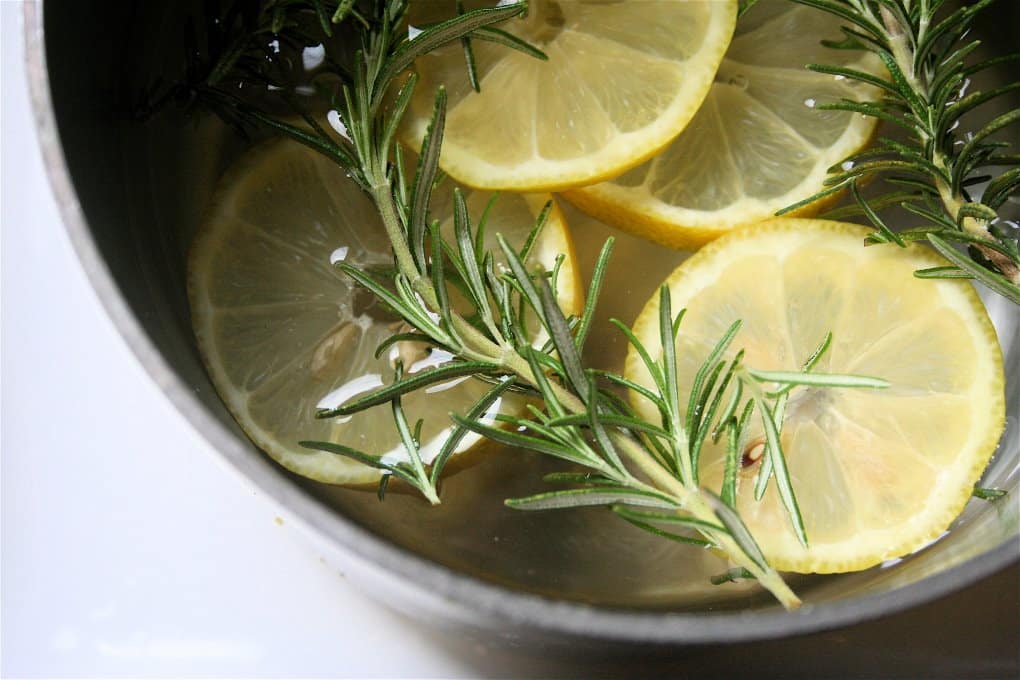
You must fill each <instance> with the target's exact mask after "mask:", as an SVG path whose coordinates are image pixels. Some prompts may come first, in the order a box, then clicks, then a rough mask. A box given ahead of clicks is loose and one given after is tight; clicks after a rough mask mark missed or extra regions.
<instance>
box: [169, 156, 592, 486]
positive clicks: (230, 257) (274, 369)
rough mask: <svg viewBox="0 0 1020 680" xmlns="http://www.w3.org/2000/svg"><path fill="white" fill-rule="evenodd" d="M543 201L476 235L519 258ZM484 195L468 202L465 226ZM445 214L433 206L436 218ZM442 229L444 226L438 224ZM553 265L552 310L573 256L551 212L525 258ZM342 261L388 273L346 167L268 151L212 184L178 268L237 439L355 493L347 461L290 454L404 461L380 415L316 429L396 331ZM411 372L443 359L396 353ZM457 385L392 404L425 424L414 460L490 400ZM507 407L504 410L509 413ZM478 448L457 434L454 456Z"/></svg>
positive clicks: (536, 199) (514, 202) (574, 295)
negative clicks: (516, 250) (320, 410)
mask: <svg viewBox="0 0 1020 680" xmlns="http://www.w3.org/2000/svg"><path fill="white" fill-rule="evenodd" d="M548 198H549V197H548V196H534V195H530V196H522V195H516V196H503V197H500V198H499V199H498V200H497V201H496V202H495V203H494V204H493V206H492V208H491V210H490V213H489V217H488V229H487V232H486V234H487V236H488V237H489V238H490V239H492V243H490V244H489V245H490V249H492V248H495V235H496V234H497V233H502V234H503V235H504V236H505V237H506V238H507V240H508V241H509V242H510V243H511V244H515V245H516V246H517V247H520V246H521V245H522V244H523V242H524V239H525V238H526V237H527V235H528V232H529V230H530V228H531V225H532V224H533V222H534V220H535V217H536V216H537V215H538V213H539V212H540V211H541V209H542V207H543V206H544V204H545V201H546V200H548ZM488 200H489V196H486V195H484V194H483V193H481V192H474V193H472V194H471V195H470V196H468V207H469V211H470V214H471V217H472V219H473V220H477V219H478V218H479V217H480V216H481V214H482V212H483V211H484V209H485V207H486V205H487V203H488ZM444 205H445V206H447V210H448V211H450V210H452V208H450V207H449V206H450V204H449V203H448V202H447V203H444V202H443V201H442V197H441V196H436V197H435V200H434V201H433V206H434V209H435V210H436V212H437V213H441V212H442V210H443V206H444ZM435 216H436V217H437V218H439V219H442V217H443V216H442V214H436V215H435ZM561 254H563V255H564V256H565V257H564V260H563V263H562V265H561V266H560V272H559V278H558V283H559V286H558V294H559V302H560V303H561V304H562V305H563V307H564V309H565V310H567V311H568V313H572V312H574V311H576V308H577V305H578V299H579V298H578V295H579V293H578V291H579V288H578V281H577V272H576V270H575V267H574V258H573V246H572V244H571V242H570V239H569V234H568V232H567V229H566V225H565V224H564V222H563V220H562V217H561V215H560V213H559V211H558V210H557V209H554V210H553V211H552V213H551V215H550V218H549V220H548V222H547V223H546V226H545V227H544V229H543V230H542V232H541V234H540V236H539V240H538V241H537V242H536V245H535V247H534V249H533V251H532V261H537V262H540V263H541V264H542V265H544V266H545V267H547V268H549V269H552V268H553V266H554V265H555V263H556V260H557V257H559V256H560V255H561ZM339 259H343V260H345V261H347V262H349V263H351V264H353V265H355V266H357V267H360V268H363V269H368V270H371V269H373V268H388V267H391V266H392V256H391V254H390V247H389V242H388V240H387V238H386V234H385V232H384V231H383V227H382V224H381V223H380V221H379V217H378V214H377V212H376V210H375V208H374V206H373V205H372V203H371V202H370V201H369V200H368V198H367V197H365V195H364V194H363V193H362V192H361V191H360V190H359V189H358V187H357V186H356V185H355V184H354V182H353V181H351V180H350V179H349V178H348V177H346V175H345V174H344V171H343V169H341V168H340V167H338V166H337V165H335V164H333V163H332V162H330V161H329V160H327V159H326V158H324V157H322V156H320V155H319V154H317V153H315V152H313V151H310V150H309V149H307V148H306V147H304V146H301V145H298V144H296V143H293V142H289V141H280V142H274V143H271V144H268V145H265V146H263V147H260V148H258V149H256V150H254V151H252V152H250V153H249V154H248V155H247V156H245V157H244V158H243V159H242V160H241V161H240V162H239V163H238V164H237V165H236V166H235V167H234V168H233V169H232V170H231V171H230V172H228V173H227V175H226V177H225V178H224V179H223V180H222V183H221V187H220V189H219V191H218V193H217V195H216V198H215V199H214V204H213V206H212V207H211V209H210V210H209V212H208V216H207V218H206V220H205V223H204V224H203V226H202V228H201V230H200V232H199V235H198V236H197V237H196V240H195V242H194V244H193V245H192V250H191V253H190V258H189V272H188V284H189V286H188V289H189V297H190V301H191V312H192V323H193V326H194V330H195V336H196V338H197V340H198V347H199V350H200V351H201V354H202V357H203V359H204V361H205V363H206V366H207V368H208V371H209V375H210V377H211V378H212V381H213V384H214V385H215V386H216V389H217V391H218V392H219V394H220V396H221V397H222V399H223V401H224V402H225V403H226V405H227V407H228V408H229V409H230V411H231V413H233V415H234V417H235V418H236V420H237V421H238V423H239V424H240V425H241V427H242V428H243V429H244V430H245V432H246V433H247V434H248V436H249V437H250V438H251V439H252V441H254V442H255V444H257V445H258V446H259V447H260V448H262V449H263V450H265V451H266V453H268V454H269V455H270V456H272V457H273V458H274V459H275V460H276V461H277V462H279V463H280V464H282V465H283V466H285V467H286V468H288V469H290V470H292V471H293V472H296V473H298V474H301V475H304V476H306V477H310V478H312V479H315V480H318V481H322V482H328V483H335V484H347V483H363V482H371V481H374V480H377V479H378V478H379V474H380V472H379V471H378V470H375V469H373V468H370V467H367V466H364V465H361V464H359V463H357V462H354V461H352V460H349V459H347V458H344V457H341V456H338V455H334V454H330V453H325V452H321V451H311V450H307V449H304V448H301V447H300V446H298V444H297V442H299V441H301V440H322V441H331V442H338V443H341V444H344V445H346V446H350V447H353V448H356V449H359V450H361V451H364V452H366V453H369V454H373V455H379V456H385V457H386V459H387V460H388V461H390V462H396V461H398V460H401V459H406V452H405V451H404V448H403V446H402V445H401V444H400V441H399V438H398V436H397V434H396V430H395V428H394V423H393V417H392V411H391V408H390V406H389V404H384V405H382V406H377V407H374V408H372V409H369V410H367V411H365V412H362V413H359V414H356V415H354V416H353V417H350V418H335V419H329V420H320V419H316V418H315V413H316V410H317V407H320V406H323V407H331V406H336V405H338V403H339V402H341V401H344V400H345V398H349V397H351V396H354V395H355V394H358V393H360V392H363V391H368V390H371V389H374V388H376V387H379V386H381V385H382V384H384V383H388V382H389V381H390V380H391V379H392V375H393V370H394V368H393V365H392V363H391V358H390V357H388V356H382V357H380V358H379V359H376V358H374V356H373V355H374V352H375V350H376V348H377V347H378V346H379V344H380V343H381V342H382V341H383V340H385V339H386V338H388V337H389V336H391V335H392V334H393V333H394V332H396V331H399V330H401V329H400V328H399V326H400V324H399V323H398V322H397V319H396V318H395V317H393V316H392V314H391V313H389V312H388V311H386V310H384V309H382V308H381V306H380V305H379V303H378V302H376V301H375V300H374V298H373V297H372V296H371V294H370V293H368V292H367V291H365V290H363V289H360V288H358V287H357V286H356V285H355V284H354V282H353V281H352V280H351V279H349V278H348V277H347V276H345V275H343V274H342V273H340V272H338V271H337V270H336V269H335V268H334V267H333V266H332V264H331V263H332V262H335V261H336V260H339ZM402 353H403V355H404V356H403V358H404V359H405V366H406V367H408V370H410V371H412V372H413V371H414V370H419V369H422V368H425V367H427V366H430V365H435V364H437V363H438V362H440V361H442V357H440V356H439V355H438V353H433V354H431V355H427V354H426V352H425V351H424V350H423V348H421V347H415V346H407V347H404V348H403V352H402ZM489 388H490V386H489V385H487V384H486V383H483V382H481V381H479V380H476V379H473V378H471V379H464V380H462V381H459V382H457V381H455V382H451V383H449V384H444V385H438V386H433V387H432V388H430V389H428V390H426V391H423V392H418V393H414V394H411V395H409V396H407V397H405V398H404V399H403V406H404V408H405V411H406V413H407V416H408V419H409V421H410V423H411V425H412V426H413V425H414V423H415V422H416V421H417V420H418V419H419V418H422V419H424V423H425V425H424V428H423V430H422V432H421V453H422V456H423V458H425V459H426V462H428V460H430V458H431V457H433V456H435V455H436V453H438V451H439V449H440V447H441V446H442V443H443V442H444V441H445V439H446V435H447V433H448V431H449V428H450V426H451V423H450V420H449V418H448V417H447V416H448V413H449V412H451V411H454V412H459V413H463V412H464V411H466V410H467V409H468V408H470V407H471V406H472V405H473V404H474V402H475V401H477V400H478V399H479V398H480V397H481V396H482V395H483V394H484V393H485V392H486V391H488V389H489ZM514 407H515V406H514V405H512V403H511V402H508V401H507V400H506V399H504V401H503V403H502V405H501V406H500V408H501V409H504V410H505V409H508V408H514ZM477 439H478V437H477V436H475V435H468V436H467V437H465V438H464V440H462V442H461V444H460V447H459V448H458V450H457V451H458V452H460V451H464V450H466V449H467V448H468V447H469V446H471V445H472V444H473V443H474V442H475V441H477Z"/></svg>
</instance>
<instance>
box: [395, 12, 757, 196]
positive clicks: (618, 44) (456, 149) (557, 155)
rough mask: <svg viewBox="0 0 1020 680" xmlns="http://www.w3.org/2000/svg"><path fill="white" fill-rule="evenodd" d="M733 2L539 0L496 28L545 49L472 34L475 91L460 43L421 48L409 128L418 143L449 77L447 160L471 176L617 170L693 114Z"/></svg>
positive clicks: (431, 15) (518, 186) (591, 176)
mask: <svg viewBox="0 0 1020 680" xmlns="http://www.w3.org/2000/svg"><path fill="white" fill-rule="evenodd" d="M466 4H468V5H469V6H477V5H482V3H478V2H475V3H466ZM486 4H487V5H490V6H491V3H486ZM452 7H453V3H452V2H450V3H441V2H425V3H417V5H415V6H412V17H411V21H412V23H417V24H418V25H423V24H426V23H430V22H435V21H439V20H441V19H444V18H449V10H450V9H451V8H452ZM736 12H737V2H736V0H656V1H654V2H627V3H623V2H615V3H607V2H593V1H591V0H533V1H532V2H531V3H530V4H529V7H528V15H527V17H526V18H524V19H520V20H512V21H508V22H506V23H505V24H501V25H500V26H499V28H500V29H501V30H505V31H508V32H510V33H513V34H514V35H516V36H518V37H520V38H523V39H524V40H526V41H528V42H530V43H532V44H533V45H535V46H537V47H538V48H539V49H541V50H543V51H544V52H545V53H546V54H547V55H548V57H549V60H548V61H541V60H539V59H536V58H534V57H532V56H529V55H526V54H523V53H522V52H519V51H516V50H512V49H508V48H506V47H504V46H501V45H496V44H493V43H490V42H486V41H483V40H479V39H476V40H472V42H471V45H472V50H473V52H474V55H475V62H476V64H477V72H478V79H479V83H480V91H479V92H476V91H475V90H473V89H472V87H471V85H470V81H469V79H468V72H467V68H466V65H465V57H464V51H463V48H462V46H461V45H460V44H459V43H457V44H453V45H450V46H447V47H445V48H442V49H439V50H436V51H435V52H433V53H430V54H428V55H426V56H424V57H422V58H420V59H419V60H418V61H417V62H416V64H415V69H416V70H417V72H418V73H419V74H420V76H421V81H420V82H419V84H418V86H417V90H416V96H415V99H414V101H413V103H412V108H411V111H410V115H409V122H408V124H407V125H406V126H405V130H404V134H405V139H406V140H407V141H408V143H409V144H410V145H411V146H414V147H415V148H417V147H418V145H419V144H420V142H421V140H422V138H423V136H424V134H425V130H426V127H427V125H428V122H429V118H430V116H431V114H432V103H433V99H434V97H435V93H436V89H437V88H438V87H439V86H440V85H444V86H445V87H446V89H447V92H448V94H449V110H448V114H447V119H446V133H445V138H444V144H443V150H442V159H441V165H442V167H443V169H444V170H446V171H447V172H448V173H450V174H451V175H452V176H454V177H456V178H457V179H459V180H461V181H462V182H464V183H465V184H468V185H470V186H475V187H481V188H485V189H513V190H517V191H554V190H559V189H563V188H565V187H570V186H577V185H581V184H589V183H591V182H596V181H599V180H602V179H606V178H608V177H612V176H613V175H616V174H619V173H621V172H623V171H624V170H626V169H627V168H630V167H633V166H634V165H636V164H638V163H640V162H641V161H643V160H645V159H646V158H648V157H649V156H651V155H652V154H653V153H655V152H656V151H658V150H659V149H660V148H662V147H663V146H664V145H665V144H666V143H667V142H669V140H671V139H672V138H673V137H675V136H676V135H677V133H678V132H680V130H682V129H683V127H684V126H685V125H686V124H687V123H688V121H690V119H691V117H692V116H693V115H694V113H695V111H697V109H698V106H699V105H700V104H701V102H702V100H703V99H704V97H705V94H706V93H707V92H708V89H709V87H710V85H711V83H712V78H713V76H714V74H715V71H716V68H717V67H718V66H719V61H720V60H721V59H722V56H723V53H724V52H725V51H726V46H727V45H728V44H729V41H730V38H731V36H732V34H733V27H734V24H735V21H736Z"/></svg>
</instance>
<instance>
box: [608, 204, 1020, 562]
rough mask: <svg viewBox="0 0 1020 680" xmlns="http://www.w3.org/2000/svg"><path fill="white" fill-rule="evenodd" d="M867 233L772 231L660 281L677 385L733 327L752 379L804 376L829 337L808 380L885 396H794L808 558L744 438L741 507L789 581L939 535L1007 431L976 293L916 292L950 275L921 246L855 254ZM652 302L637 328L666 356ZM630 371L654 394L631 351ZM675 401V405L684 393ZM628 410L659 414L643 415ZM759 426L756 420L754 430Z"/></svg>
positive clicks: (997, 354) (791, 411)
mask: <svg viewBox="0 0 1020 680" xmlns="http://www.w3.org/2000/svg"><path fill="white" fill-rule="evenodd" d="M867 233H868V232H867V230H865V229H863V228H861V227H859V226H856V225H849V224H842V223H839V222H827V221H821V220H806V219H776V220H771V221H768V222H764V223H762V224H760V225H759V226H755V227H751V228H748V229H742V230H738V231H736V232H734V233H733V234H731V235H729V236H727V237H724V238H722V239H719V240H718V241H716V242H714V243H712V244H709V245H708V246H706V247H705V248H703V249H702V250H700V251H699V252H698V253H696V254H695V255H694V256H693V257H692V258H690V259H689V260H687V261H686V262H685V263H684V264H682V265H681V266H680V267H678V268H677V269H676V271H674V272H673V274H672V275H670V276H669V278H668V279H667V280H666V285H667V286H668V287H669V290H670V292H671V294H672V303H673V305H674V309H680V308H683V307H686V308H687V314H686V316H685V317H684V320H683V323H682V324H681V328H680V338H679V340H678V343H677V350H678V351H677V357H678V359H677V360H678V362H679V364H680V365H679V372H680V381H679V382H680V384H681V385H690V384H691V380H692V378H693V376H694V374H695V372H696V371H697V369H698V367H699V365H700V364H701V362H702V361H703V360H704V359H705V358H706V357H707V355H708V353H709V351H710V350H711V348H712V346H713V345H714V343H715V342H716V341H717V340H718V339H719V338H720V337H721V336H722V334H723V332H724V331H725V330H726V329H727V328H728V327H729V325H730V324H731V323H733V322H734V321H736V320H738V319H739V320H742V321H743V325H742V327H741V329H740V332H739V334H738V335H737V337H736V339H735V341H734V343H733V346H732V347H733V348H734V351H736V350H737V349H740V348H743V349H744V350H745V352H746V355H745V365H747V366H749V367H751V368H756V369H760V370H797V369H799V367H800V365H801V364H802V363H803V361H804V360H805V359H807V358H808V356H809V355H810V354H811V353H812V351H813V350H814V349H815V348H816V347H817V346H818V345H819V343H820V342H821V341H822V340H823V338H824V337H825V335H826V333H827V332H829V331H831V332H832V334H833V341H832V345H831V348H830V349H829V351H828V352H827V353H826V354H825V355H824V356H823V358H822V360H821V363H820V364H819V365H818V366H817V368H816V369H815V370H816V371H818V372H830V373H850V374H858V375H868V376H874V377H879V378H884V379H885V380H888V381H889V382H891V383H892V386H891V387H889V388H888V389H884V390H855V389H805V388H796V390H795V391H794V392H793V393H792V396H791V398H790V401H789V403H788V405H787V408H786V417H785V422H784V425H783V429H782V443H783V447H784V450H785V454H786V460H787V463H788V467H789V471H790V476H791V480H792V484H793V488H794V491H795V493H796V495H797V499H798V502H799V504H800V510H801V513H802V515H803V519H804V523H805V528H806V530H807V536H808V542H809V546H808V547H807V548H805V547H803V546H802V545H801V544H800V542H799V541H798V539H797V537H796V535H795V534H794V531H793V529H792V527H791V523H790V520H789V518H788V516H787V515H786V512H785V510H784V508H783V504H782V501H781V500H780V498H779V496H778V492H777V491H776V484H775V481H774V480H773V481H771V482H770V483H769V486H768V489H767V490H766V492H765V495H764V496H763V498H762V499H761V500H760V501H756V500H755V499H754V486H755V481H756V477H757V474H758V471H759V469H760V467H761V463H760V459H759V461H756V462H751V460H752V459H753V457H754V455H755V453H754V449H755V446H754V442H755V441H757V440H761V441H764V439H763V438H762V437H761V436H760V435H761V434H762V430H761V429H760V428H759V429H758V430H756V431H752V432H750V437H749V445H748V447H747V448H746V449H745V453H747V454H749V455H747V457H745V459H744V461H743V464H742V466H741V469H740V472H739V474H738V480H737V509H738V511H739V513H740V515H741V517H743V519H744V521H745V522H746V523H747V526H748V528H750V530H751V532H752V533H753V534H754V536H755V538H756V539H757V541H758V542H759V544H760V546H761V548H762V550H763V552H764V554H765V555H766V557H767V558H768V559H769V560H770V561H771V563H772V565H773V566H774V567H776V568H778V569H781V570H788V571H797V572H820V573H831V572H842V571H852V570H857V569H863V568H866V567H870V566H872V565H875V564H879V563H881V562H882V561H884V560H888V559H891V558H894V557H899V556H902V555H905V554H907V553H910V552H912V551H915V550H917V549H919V548H921V547H923V546H924V545H926V544H927V543H929V542H930V541H932V540H934V539H935V538H937V537H938V536H939V535H940V534H941V533H942V532H944V531H945V530H946V528H947V527H948V526H949V524H950V523H951V522H952V520H953V519H954V518H955V517H956V516H957V515H958V514H959V513H960V511H961V510H962V509H963V506H964V504H965V503H966V502H967V500H968V498H969V497H970V495H971V491H972V489H973V487H974V484H975V483H976V482H977V480H978V478H979V476H980V475H981V472H982V471H983V470H984V468H985V466H986V464H987V463H988V460H989V458H990V456H991V455H992V453H993V452H994V450H995V447H996V444H997V443H998V441H999V437H1000V435H1001V433H1002V431H1003V427H1004V418H1005V401H1004V384H1005V381H1004V378H1003V367H1002V354H1001V351H1000V349H999V344H998V341H997V339H996V335H995V330H994V329H993V327H992V324H991V322H990V321H989V319H988V315H987V313H986V312H985V309H984V307H983V305H982V304H981V301H980V299H979V298H978V296H977V294H976V293H975V292H974V289H973V288H972V287H971V285H970V284H969V283H966V282H961V281H958V280H957V281H949V280H938V281H935V280H922V279H918V278H915V277H914V276H913V272H914V270H916V269H918V268H924V267H933V266H940V265H945V264H946V263H945V262H944V261H943V260H942V259H941V258H940V257H938V256H937V255H935V254H933V253H932V252H930V251H928V250H925V249H923V248H921V247H919V246H911V247H910V248H908V249H906V250H902V249H899V248H893V247H888V248H885V247H875V248H863V247H861V242H862V240H863V239H864V236H865V235H866V234H867ZM658 306H659V305H658V296H657V295H656V296H654V297H653V298H652V299H651V300H650V301H649V302H648V303H647V304H646V306H645V308H644V310H643V311H642V312H641V314H640V316H639V317H638V319H637V321H636V323H635V325H634V332H635V334H636V335H637V337H638V338H639V339H640V340H641V341H642V342H643V343H645V345H646V347H647V348H648V351H649V352H650V353H651V355H652V357H653V358H655V357H658V356H661V352H662V346H661V344H660V343H659V341H658V337H659V321H658V314H659V311H658ZM626 375H627V376H628V377H629V378H631V379H632V380H635V381H636V382H638V383H639V384H642V385H645V386H649V387H651V385H652V383H651V381H650V379H649V377H648V374H647V372H646V370H645V368H644V366H643V364H642V363H641V361H640V359H639V358H638V357H637V356H635V354H634V352H633V351H632V352H631V354H630V355H628V357H627V364H626ZM681 397H683V395H681ZM636 406H637V407H638V408H639V410H640V411H641V413H642V414H643V415H645V416H646V417H653V416H656V412H655V411H654V409H652V408H651V407H650V405H649V404H648V403H638V404H636ZM751 422H752V423H753V424H755V425H757V417H756V418H755V419H754V420H752V421H751ZM706 447H707V448H706V450H704V451H703V452H702V458H701V464H700V468H699V469H700V482H701V484H702V485H704V486H706V487H708V488H710V489H714V490H716V491H718V490H719V489H720V485H721V482H722V475H723V467H724V463H725V450H724V449H725V444H724V442H722V441H720V443H719V445H711V442H710V441H709V442H708V443H707V444H706Z"/></svg>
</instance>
